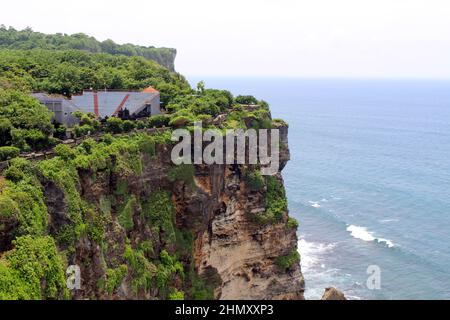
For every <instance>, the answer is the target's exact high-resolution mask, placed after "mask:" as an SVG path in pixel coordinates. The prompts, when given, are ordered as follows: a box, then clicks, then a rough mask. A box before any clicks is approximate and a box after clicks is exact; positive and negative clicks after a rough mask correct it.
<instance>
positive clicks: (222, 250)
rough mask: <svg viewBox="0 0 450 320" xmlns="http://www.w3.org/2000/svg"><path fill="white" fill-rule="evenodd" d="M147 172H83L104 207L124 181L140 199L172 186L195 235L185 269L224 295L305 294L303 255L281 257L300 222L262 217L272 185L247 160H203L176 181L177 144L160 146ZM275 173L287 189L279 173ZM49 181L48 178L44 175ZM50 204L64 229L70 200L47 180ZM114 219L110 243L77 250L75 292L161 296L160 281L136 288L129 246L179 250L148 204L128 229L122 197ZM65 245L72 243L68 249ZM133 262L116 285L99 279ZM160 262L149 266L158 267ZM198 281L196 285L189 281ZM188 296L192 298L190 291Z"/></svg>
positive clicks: (93, 199)
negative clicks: (108, 286)
mask: <svg viewBox="0 0 450 320" xmlns="http://www.w3.org/2000/svg"><path fill="white" fill-rule="evenodd" d="M279 129H281V141H282V143H283V147H282V148H281V168H282V167H284V165H285V164H286V162H287V161H288V160H289V149H288V146H287V127H280V128H279ZM142 164H143V167H142V172H141V173H140V174H135V173H133V174H130V173H127V174H123V173H122V172H112V171H108V170H104V171H98V172H95V174H94V175H93V174H92V172H89V171H86V172H79V176H80V180H79V186H78V188H79V193H80V195H81V197H82V198H83V199H84V200H85V201H87V202H88V203H91V204H93V205H95V206H97V207H99V208H101V207H102V206H104V205H103V204H102V200H101V199H107V198H111V195H114V194H115V190H117V188H118V184H119V181H125V182H126V184H127V193H128V194H129V195H133V196H135V197H136V198H138V199H143V200H145V199H149V198H150V197H151V195H152V194H153V193H154V192H156V191H157V190H162V189H163V190H168V191H169V193H170V195H171V201H172V203H173V205H174V208H175V224H176V227H177V228H178V229H179V230H181V231H182V232H188V233H189V234H192V235H193V244H192V251H191V254H185V253H181V254H179V256H180V259H181V262H182V263H183V265H184V269H185V270H189V269H191V270H194V272H195V273H196V274H197V275H198V276H199V277H200V278H202V279H203V281H204V282H205V283H208V284H209V285H212V289H213V294H214V298H216V299H303V291H304V281H303V277H302V274H301V270H300V264H299V262H298V260H295V259H294V261H293V262H291V263H289V265H287V266H286V265H284V264H280V263H279V259H280V257H285V256H289V255H290V254H292V253H293V252H296V250H297V236H296V226H295V225H294V226H292V225H289V223H288V213H287V210H286V212H283V213H282V215H281V216H280V218H279V219H278V220H276V221H275V222H271V223H261V222H260V221H258V220H257V219H256V220H255V217H258V215H261V214H263V213H264V212H266V211H267V197H268V191H267V186H263V187H262V188H260V189H258V190H255V189H254V188H251V187H250V186H249V184H248V182H247V181H246V179H245V177H244V176H245V175H244V170H245V168H243V167H242V166H238V165H212V166H207V165H196V166H195V174H194V179H193V180H194V182H193V183H187V182H186V181H182V180H177V181H169V179H168V173H169V171H170V168H172V167H173V165H172V164H171V161H170V146H167V145H158V146H157V152H156V156H153V157H150V156H148V155H143V157H142ZM274 179H275V180H276V182H277V183H279V185H280V186H281V187H283V185H282V184H283V180H282V176H281V173H280V172H278V173H277V174H276V175H275V176H274ZM44 183H45V181H44ZM45 197H46V204H47V207H48V210H49V214H50V216H51V219H50V228H51V229H52V230H53V231H54V232H55V233H56V232H57V231H58V229H60V228H61V226H62V225H64V224H65V223H66V220H67V217H66V215H67V210H68V209H67V201H66V200H64V195H63V194H62V193H61V192H60V191H58V188H56V186H55V185H52V184H51V183H47V184H46V188H45ZM114 197H115V199H114V201H112V205H111V207H110V209H109V210H110V212H111V218H110V220H108V223H107V225H106V230H104V231H105V242H104V244H103V245H99V244H98V243H96V242H94V241H93V240H92V239H91V238H89V237H82V238H81V239H80V240H79V241H78V242H77V243H76V246H75V250H74V252H73V253H72V254H70V255H69V261H68V263H70V264H77V265H79V266H80V267H81V274H82V290H76V291H74V292H72V296H73V298H75V299H85V298H96V299H154V298H161V297H162V293H161V292H162V291H161V289H158V288H157V287H151V286H150V288H148V287H147V288H146V289H142V288H141V289H139V290H135V289H133V283H134V282H133V281H135V277H136V276H137V271H136V270H133V266H132V265H131V264H130V262H129V261H126V260H124V258H123V257H124V251H125V250H126V247H127V245H129V246H131V247H139V246H140V244H141V243H143V242H145V241H151V242H152V243H153V248H152V251H151V252H148V253H145V255H146V258H148V259H149V260H150V261H151V260H152V259H158V258H159V255H158V253H159V252H161V250H162V249H165V250H167V251H169V253H176V250H178V249H177V248H176V247H175V246H174V245H173V244H171V242H169V240H168V239H167V238H166V236H167V235H166V234H165V233H164V232H161V230H160V229H159V231H158V230H155V228H154V226H153V225H152V224H151V223H149V221H148V220H147V219H146V218H145V217H144V214H143V211H144V209H143V208H144V206H143V205H142V206H139V205H137V206H135V208H134V209H133V211H132V217H131V219H132V227H130V228H128V229H127V228H124V227H123V224H121V223H120V221H119V220H120V218H119V211H120V208H121V207H123V205H124V203H125V200H124V198H123V197H122V196H117V195H115V196H114ZM62 249H64V248H62ZM121 264H128V273H127V274H126V275H125V276H124V278H123V279H122V280H121V281H120V283H118V284H117V285H116V286H115V287H113V289H112V290H109V291H108V290H104V289H101V286H99V282H101V280H102V279H105V277H108V269H111V268H117V266H118V265H121ZM152 268H153V267H151V266H150V267H149V269H150V270H152ZM174 282H175V285H177V283H178V285H177V286H178V287H179V289H180V290H184V291H187V290H188V289H186V288H185V287H183V286H186V284H183V280H182V279H181V278H177V279H175V280H174ZM188 285H190V284H188ZM186 298H191V297H189V296H187V297H186Z"/></svg>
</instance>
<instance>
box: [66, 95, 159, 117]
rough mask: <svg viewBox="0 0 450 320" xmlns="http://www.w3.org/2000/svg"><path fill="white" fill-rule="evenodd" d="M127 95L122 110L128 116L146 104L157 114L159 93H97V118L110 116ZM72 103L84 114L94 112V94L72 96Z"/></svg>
mask: <svg viewBox="0 0 450 320" xmlns="http://www.w3.org/2000/svg"><path fill="white" fill-rule="evenodd" d="M127 95H128V98H127V100H126V101H125V103H124V105H123V107H122V109H125V108H126V109H128V110H129V111H130V114H133V113H138V112H139V111H141V110H142V109H143V108H145V105H146V102H150V103H151V106H152V107H151V110H152V115H153V114H159V113H160V112H161V111H160V100H159V93H157V94H155V93H146V92H125V91H121V92H114V91H106V92H105V91H98V92H97V99H98V107H99V110H98V111H99V116H100V117H105V116H108V117H109V116H112V115H113V114H114V112H115V111H116V110H117V108H118V107H119V105H120V104H121V103H122V101H123V100H124V98H125V97H126V96H127ZM72 101H73V103H74V104H75V105H76V106H77V107H79V108H80V109H81V110H83V111H85V112H94V111H95V110H94V92H92V91H85V92H84V93H83V95H79V96H72Z"/></svg>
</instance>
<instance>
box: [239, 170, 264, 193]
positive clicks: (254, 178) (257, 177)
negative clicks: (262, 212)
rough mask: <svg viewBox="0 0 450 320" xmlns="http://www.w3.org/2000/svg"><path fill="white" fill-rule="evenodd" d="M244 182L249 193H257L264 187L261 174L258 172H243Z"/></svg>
mask: <svg viewBox="0 0 450 320" xmlns="http://www.w3.org/2000/svg"><path fill="white" fill-rule="evenodd" d="M244 180H245V183H246V184H247V187H248V188H249V190H251V191H259V190H262V188H263V187H264V185H265V181H264V178H263V177H262V175H261V172H260V171H259V170H253V171H250V170H248V169H247V170H245V171H244Z"/></svg>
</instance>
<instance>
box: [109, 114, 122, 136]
mask: <svg viewBox="0 0 450 320" xmlns="http://www.w3.org/2000/svg"><path fill="white" fill-rule="evenodd" d="M106 131H108V132H111V133H121V132H122V131H123V121H122V119H120V118H117V117H110V118H108V120H106Z"/></svg>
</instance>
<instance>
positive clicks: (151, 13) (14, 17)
mask: <svg viewBox="0 0 450 320" xmlns="http://www.w3.org/2000/svg"><path fill="white" fill-rule="evenodd" d="M1 23H2V24H4V25H6V26H9V25H12V26H13V27H15V28H18V29H22V28H25V27H27V26H30V27H32V28H33V29H34V30H36V31H41V32H46V33H55V32H63V33H76V32H84V33H87V34H89V35H93V36H95V37H96V38H98V39H99V40H105V39H107V38H111V39H113V40H114V41H116V42H119V43H125V42H131V43H135V44H140V45H155V46H167V47H174V48H177V49H178V56H177V59H176V68H177V70H178V71H180V72H181V73H183V74H186V75H189V76H195V75H202V76H208V75H218V76H220V75H245V76H256V75H267V76H292V77H414V78H419V77H428V78H450V1H449V0H339V1H337V0H277V1H268V0H223V1H219V0H158V1H154V0H144V1H138V0H128V1H124V0H121V1H112V0H109V1H105V0H100V1H99V0H95V1H94V0H90V1H87V0H73V1H49V0H39V1H24V0H14V1H2V4H1V6H0V24H1Z"/></svg>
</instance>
